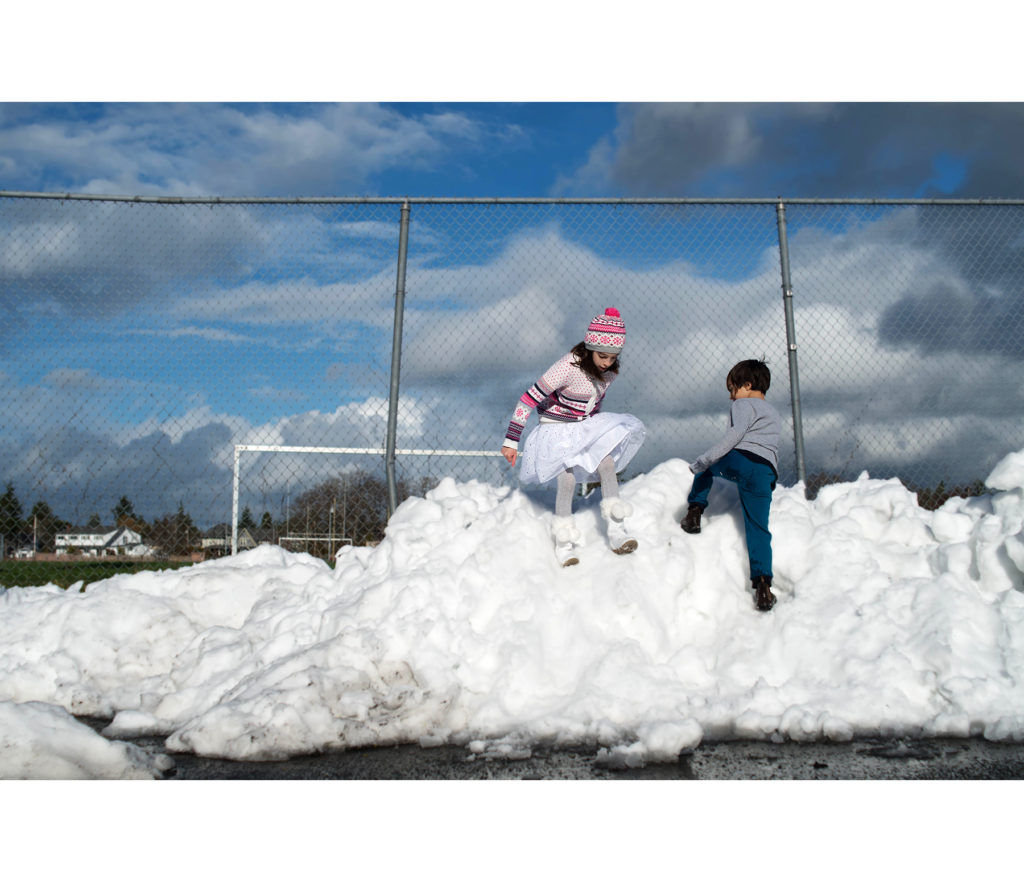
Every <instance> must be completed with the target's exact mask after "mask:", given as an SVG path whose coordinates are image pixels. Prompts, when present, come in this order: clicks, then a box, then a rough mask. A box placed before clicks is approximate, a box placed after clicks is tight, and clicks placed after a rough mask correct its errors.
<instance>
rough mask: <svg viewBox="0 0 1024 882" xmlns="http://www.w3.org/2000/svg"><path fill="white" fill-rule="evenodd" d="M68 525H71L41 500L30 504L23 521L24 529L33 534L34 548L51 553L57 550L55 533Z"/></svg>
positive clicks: (63, 529)
mask: <svg viewBox="0 0 1024 882" xmlns="http://www.w3.org/2000/svg"><path fill="white" fill-rule="evenodd" d="M69 526H71V525H70V524H69V523H68V522H67V521H62V520H61V519H60V518H58V517H57V516H56V515H55V514H54V513H53V510H52V509H51V508H50V506H49V505H48V504H47V503H45V502H43V501H42V500H39V502H37V503H36V504H35V505H33V506H32V511H31V513H30V514H29V516H28V520H27V521H26V522H25V529H26V531H32V532H33V533H34V535H35V540H36V550H37V551H43V552H46V553H51V554H52V553H53V552H54V551H56V550H57V534H58V533H63V532H64V531H65V530H66V529H67V528H68V527H69Z"/></svg>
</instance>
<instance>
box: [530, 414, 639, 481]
mask: <svg viewBox="0 0 1024 882" xmlns="http://www.w3.org/2000/svg"><path fill="white" fill-rule="evenodd" d="M646 435H647V430H646V429H645V428H644V424H643V423H642V422H640V420H638V419H637V418H636V417H635V416H633V415H632V414H628V413H599V414H595V415H594V416H592V417H588V418H587V419H585V420H580V421H579V422H575V423H541V424H540V425H539V426H537V427H536V428H535V429H534V430H533V431H532V432H530V434H529V435H527V437H526V444H525V445H524V446H523V456H522V460H521V463H522V464H521V466H520V470H519V480H520V481H521V482H522V483H524V484H546V483H547V482H548V481H550V480H551V479H552V478H555V477H557V476H558V475H560V474H561V473H562V472H564V471H565V470H566V469H571V470H572V473H573V476H574V477H575V478H576V483H577V484H582V483H585V482H588V481H596V480H598V475H597V467H598V465H599V464H600V463H601V460H603V459H604V458H605V457H606V456H610V457H611V458H612V459H613V460H614V461H615V471H616V472H621V471H622V470H623V469H624V468H625V467H626V466H627V465H628V464H629V461H630V460H631V459H632V458H633V456H634V455H635V454H636V452H637V451H638V450H639V449H640V445H641V444H643V443H644V438H645V437H646Z"/></svg>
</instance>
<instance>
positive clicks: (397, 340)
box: [384, 200, 409, 518]
mask: <svg viewBox="0 0 1024 882" xmlns="http://www.w3.org/2000/svg"><path fill="white" fill-rule="evenodd" d="M408 250H409V202H408V200H406V201H405V202H403V203H402V222H401V227H400V229H399V233H398V278H397V280H396V282H395V330H394V334H393V335H392V339H391V391H390V393H389V395H388V435H387V442H386V444H385V453H384V469H385V472H386V473H387V480H388V517H389V518H390V517H391V515H393V514H394V513H395V509H396V508H398V482H397V481H396V480H395V435H396V434H397V428H398V378H399V374H400V373H401V369H402V319H403V316H404V314H405V261H406V255H407V253H408Z"/></svg>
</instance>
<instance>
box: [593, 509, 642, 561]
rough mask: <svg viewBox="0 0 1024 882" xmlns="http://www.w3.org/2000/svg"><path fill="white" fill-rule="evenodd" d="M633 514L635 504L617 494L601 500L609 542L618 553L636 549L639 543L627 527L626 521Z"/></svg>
mask: <svg viewBox="0 0 1024 882" xmlns="http://www.w3.org/2000/svg"><path fill="white" fill-rule="evenodd" d="M631 514H633V506H631V505H630V504H629V503H628V502H624V501H623V500H621V499H619V498H618V497H617V496H616V497H613V498H612V499H602V500H601V516H602V517H603V518H604V519H605V521H606V522H607V524H608V544H609V545H610V546H611V548H612V551H614V552H615V553H616V554H629V553H630V552H633V551H636V548H637V545H638V544H639V543H638V542H637V541H636V539H634V538H633V537H632V536H631V535H630V532H629V530H628V529H626V523H625V521H626V518H628V517H629V516H630V515H631Z"/></svg>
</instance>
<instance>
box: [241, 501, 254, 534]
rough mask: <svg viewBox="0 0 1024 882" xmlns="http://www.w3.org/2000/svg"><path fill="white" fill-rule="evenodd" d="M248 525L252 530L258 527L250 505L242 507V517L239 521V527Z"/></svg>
mask: <svg viewBox="0 0 1024 882" xmlns="http://www.w3.org/2000/svg"><path fill="white" fill-rule="evenodd" d="M246 527H247V528H248V529H250V530H255V529H256V521H255V520H254V519H253V516H252V512H251V511H249V506H246V507H245V508H244V509H242V519H241V520H240V521H239V522H238V529H240V530H241V529H243V528H246Z"/></svg>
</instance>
